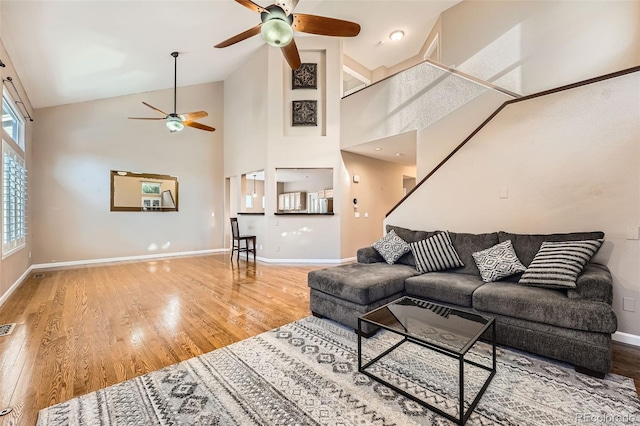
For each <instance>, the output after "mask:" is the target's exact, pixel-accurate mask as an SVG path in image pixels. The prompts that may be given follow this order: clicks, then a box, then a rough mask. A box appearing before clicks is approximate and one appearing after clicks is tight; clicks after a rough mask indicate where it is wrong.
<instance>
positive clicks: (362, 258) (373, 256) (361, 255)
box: [356, 246, 397, 263]
mask: <svg viewBox="0 0 640 426" xmlns="http://www.w3.org/2000/svg"><path fill="white" fill-rule="evenodd" d="M356 256H357V257H356V259H358V263H376V262H384V261H385V260H384V258H383V257H382V256H380V253H378V251H377V250H376V249H374V248H373V247H371V246H369V247H362V248H359V249H358V253H357V255H356ZM396 263H397V262H396Z"/></svg>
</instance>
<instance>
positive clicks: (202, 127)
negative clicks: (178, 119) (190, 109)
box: [182, 121, 216, 132]
mask: <svg viewBox="0 0 640 426" xmlns="http://www.w3.org/2000/svg"><path fill="white" fill-rule="evenodd" d="M182 124H184V125H185V126H189V127H193V128H194V129H200V130H206V131H207V132H215V131H216V129H214V128H213V127H209V126H207V125H205V124H200V123H198V122H196V121H183V122H182Z"/></svg>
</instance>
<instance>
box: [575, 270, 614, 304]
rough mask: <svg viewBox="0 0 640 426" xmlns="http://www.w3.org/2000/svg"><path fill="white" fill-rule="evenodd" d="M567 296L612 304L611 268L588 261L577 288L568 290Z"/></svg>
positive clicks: (577, 281)
mask: <svg viewBox="0 0 640 426" xmlns="http://www.w3.org/2000/svg"><path fill="white" fill-rule="evenodd" d="M567 297H569V299H586V300H593V301H596V302H604V303H607V304H609V305H611V303H612V302H613V281H612V278H611V273H610V272H609V268H607V267H606V266H604V265H600V264H599V263H587V265H586V266H585V267H584V269H583V270H582V273H581V274H580V275H578V279H577V280H576V288H574V289H569V290H567Z"/></svg>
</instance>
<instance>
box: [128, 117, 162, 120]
mask: <svg viewBox="0 0 640 426" xmlns="http://www.w3.org/2000/svg"><path fill="white" fill-rule="evenodd" d="M127 118H128V119H129V120H164V118H155V117H154V118H149V117H127Z"/></svg>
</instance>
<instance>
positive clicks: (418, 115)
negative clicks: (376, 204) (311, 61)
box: [340, 63, 513, 148]
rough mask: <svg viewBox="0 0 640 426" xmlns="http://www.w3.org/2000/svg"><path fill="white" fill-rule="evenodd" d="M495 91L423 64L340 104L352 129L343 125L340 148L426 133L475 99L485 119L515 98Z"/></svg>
mask: <svg viewBox="0 0 640 426" xmlns="http://www.w3.org/2000/svg"><path fill="white" fill-rule="evenodd" d="M494 92H496V91H495V90H492V89H489V88H488V87H486V86H483V85H480V84H478V83H474V82H472V81H470V80H467V79H465V78H462V77H460V76H458V75H455V74H451V73H449V72H447V71H444V70H442V69H440V68H437V67H435V66H432V65H430V64H428V63H422V64H419V65H417V66H415V67H413V68H411V69H409V70H406V71H404V72H402V73H400V74H396V75H394V76H391V77H389V78H388V79H386V80H384V81H381V82H378V83H377V84H375V85H373V86H370V87H368V88H366V89H365V90H361V91H359V92H356V93H354V94H353V95H351V96H348V97H346V98H344V99H343V100H342V103H341V114H342V118H341V119H342V122H343V123H349V125H347V126H342V129H341V130H342V134H341V137H342V139H341V142H340V143H341V147H342V148H348V147H352V146H356V145H360V144H363V143H366V142H370V141H374V140H378V139H383V138H387V137H390V136H395V135H398V134H401V133H405V132H408V131H411V130H422V129H425V128H427V127H429V126H431V125H432V124H433V123H435V122H437V121H438V120H440V119H442V118H443V117H445V116H447V114H450V113H452V112H454V111H455V110H457V109H458V108H460V107H461V106H463V105H465V104H467V103H468V102H471V101H473V100H476V99H477V100H478V101H477V102H476V103H475V104H474V105H476V107H477V108H479V110H480V111H484V115H485V117H487V116H489V114H491V113H492V112H493V111H494V110H495V109H496V108H497V107H498V106H499V105H500V104H501V103H502V102H504V101H506V100H509V99H513V98H512V97H510V96H508V95H505V94H503V93H500V92H496V93H494ZM478 124H479V123H478Z"/></svg>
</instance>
